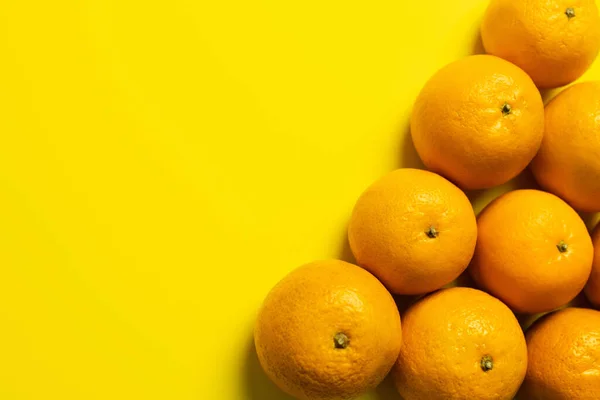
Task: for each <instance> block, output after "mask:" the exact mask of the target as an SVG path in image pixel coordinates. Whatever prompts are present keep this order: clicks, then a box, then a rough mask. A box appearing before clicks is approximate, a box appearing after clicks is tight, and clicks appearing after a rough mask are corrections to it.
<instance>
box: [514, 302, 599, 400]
mask: <svg viewBox="0 0 600 400" xmlns="http://www.w3.org/2000/svg"><path fill="white" fill-rule="evenodd" d="M525 336H526V339H527V352H528V367H527V375H526V377H525V381H524V382H523V385H522V387H521V390H520V391H519V395H518V397H517V398H519V399H523V400H564V399H590V400H592V399H597V398H599V397H598V396H599V394H600V311H596V310H590V309H584V308H566V309H563V310H559V311H556V312H553V313H551V314H548V315H546V316H544V317H542V318H541V319H539V320H538V321H537V322H535V323H534V324H533V326H532V327H531V328H529V330H528V331H527V333H526V335H525Z"/></svg>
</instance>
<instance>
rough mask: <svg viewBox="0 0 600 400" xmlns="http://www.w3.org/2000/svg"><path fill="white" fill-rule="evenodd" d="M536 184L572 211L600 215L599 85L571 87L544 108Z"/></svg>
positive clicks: (535, 163)
mask: <svg viewBox="0 0 600 400" xmlns="http://www.w3.org/2000/svg"><path fill="white" fill-rule="evenodd" d="M531 171H532V172H533V174H534V176H535V178H536V180H537V181H538V182H539V184H540V185H541V186H542V187H543V188H544V189H546V190H548V191H550V192H552V193H554V194H556V195H558V196H560V197H561V198H563V199H564V200H566V201H567V202H568V203H569V204H571V206H573V207H574V208H576V209H578V210H581V211H587V212H596V211H600V81H596V82H585V83H579V84H576V85H573V86H571V87H570V88H568V89H567V90H565V91H564V92H562V93H561V94H559V95H558V96H557V97H556V98H554V99H553V100H552V101H551V102H550V103H549V104H548V106H546V130H545V134H544V139H543V141H542V146H541V148H540V151H539V153H538V155H537V156H536V157H535V159H534V160H533V163H532V164H531Z"/></svg>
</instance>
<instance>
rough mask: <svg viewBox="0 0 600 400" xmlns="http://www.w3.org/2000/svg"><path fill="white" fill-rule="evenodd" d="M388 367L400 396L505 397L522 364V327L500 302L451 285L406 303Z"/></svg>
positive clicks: (409, 399) (443, 399)
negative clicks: (399, 339) (391, 366)
mask: <svg viewBox="0 0 600 400" xmlns="http://www.w3.org/2000/svg"><path fill="white" fill-rule="evenodd" d="M402 335H403V344H402V348H401V350H400V356H399V357H398V361H397V363H396V366H395V367H394V370H393V376H394V379H395V382H396V386H397V388H398V391H399V392H400V394H401V395H402V398H403V399H404V400H422V399H430V400H436V399H440V400H459V399H460V400H463V399H477V400H488V399H489V400H491V399H494V400H503V399H506V400H509V399H511V400H512V398H513V397H514V395H515V393H516V392H517V390H518V389H519V386H520V385H521V382H522V381H523V378H524V377H525V371H526V369H527V348H526V346H525V338H524V336H523V331H522V330H521V327H520V326H519V322H518V321H517V319H516V318H515V316H514V315H513V313H512V312H511V311H510V309H508V307H506V306H505V305H504V304H502V302H501V301H500V300H498V299H496V298H494V297H492V296H490V295H488V294H486V293H484V292H481V291H479V290H476V289H469V288H452V289H445V290H441V291H439V292H436V293H434V294H432V295H430V296H428V297H425V298H424V299H423V300H421V301H419V302H418V303H416V304H415V305H413V306H412V307H411V308H409V309H408V311H407V312H406V314H404V315H403V320H402Z"/></svg>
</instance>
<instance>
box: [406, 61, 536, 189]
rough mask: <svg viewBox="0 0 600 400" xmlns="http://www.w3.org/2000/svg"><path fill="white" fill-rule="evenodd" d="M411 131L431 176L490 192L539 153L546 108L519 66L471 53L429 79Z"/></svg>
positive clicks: (412, 118)
mask: <svg viewBox="0 0 600 400" xmlns="http://www.w3.org/2000/svg"><path fill="white" fill-rule="evenodd" d="M410 129H411V136H412V140H413V144H414V146H415V149H416V151H417V153H418V154H419V157H420V158H421V160H422V161H423V163H424V164H425V166H426V167H427V168H428V169H429V170H430V171H432V172H435V173H438V174H440V175H442V176H444V177H446V178H447V179H449V180H450V181H452V182H454V183H455V184H456V185H458V186H459V187H460V188H462V189H468V190H474V189H487V188H491V187H494V186H498V185H502V184H504V183H506V182H508V181H509V180H511V179H512V178H514V177H516V176H517V175H518V174H519V173H521V172H522V171H523V170H524V169H525V168H526V167H527V165H528V164H529V163H530V162H531V160H532V159H533V157H534V156H535V154H536V153H537V151H538V149H539V147H540V145H541V143H542V137H543V133H544V103H543V101H542V97H541V94H540V92H539V90H538V89H537V88H536V86H535V84H534V83H533V81H532V80H531V78H530V77H529V76H528V75H527V74H526V73H525V72H524V71H523V70H522V69H520V68H519V67H517V66H516V65H514V64H511V63H510V62H508V61H506V60H503V59H501V58H498V57H494V56H491V55H476V56H470V57H466V58H463V59H461V60H458V61H455V62H452V63H450V64H448V65H446V66H445V67H443V68H441V69H440V70H439V71H437V72H436V73H435V74H434V75H433V76H432V77H431V78H430V79H429V80H428V81H427V83H426V84H425V86H424V87H423V88H422V90H421V92H420V93H419V96H418V97H417V99H416V101H415V104H414V107H413V112H412V116H411V121H410Z"/></svg>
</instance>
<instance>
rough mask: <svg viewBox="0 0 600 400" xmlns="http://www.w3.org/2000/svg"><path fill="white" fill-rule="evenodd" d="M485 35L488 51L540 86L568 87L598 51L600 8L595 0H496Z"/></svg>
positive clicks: (485, 20) (486, 18)
mask: <svg viewBox="0 0 600 400" xmlns="http://www.w3.org/2000/svg"><path fill="white" fill-rule="evenodd" d="M481 38H482V41H483V46H484V48H485V50H486V52H487V53H488V54H493V55H495V56H498V57H502V58H503V59H505V60H508V61H510V62H512V63H514V64H516V65H518V66H519V67H521V68H522V69H523V70H525V72H527V73H528V74H529V76H531V78H532V79H533V81H534V82H535V83H536V85H537V86H538V87H540V88H555V87H559V86H564V85H566V84H569V83H571V82H573V81H575V80H576V79H577V78H579V77H581V76H582V75H583V73H584V72H585V71H586V70H587V69H588V68H589V67H590V66H591V65H592V63H593V61H594V59H595V58H596V56H597V55H598V51H599V50H600V16H599V14H598V7H597V5H596V3H595V1H594V0H519V1H514V0H492V1H491V2H490V4H489V6H488V9H487V11H486V13H485V16H484V18H483V22H482V25H481Z"/></svg>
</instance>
